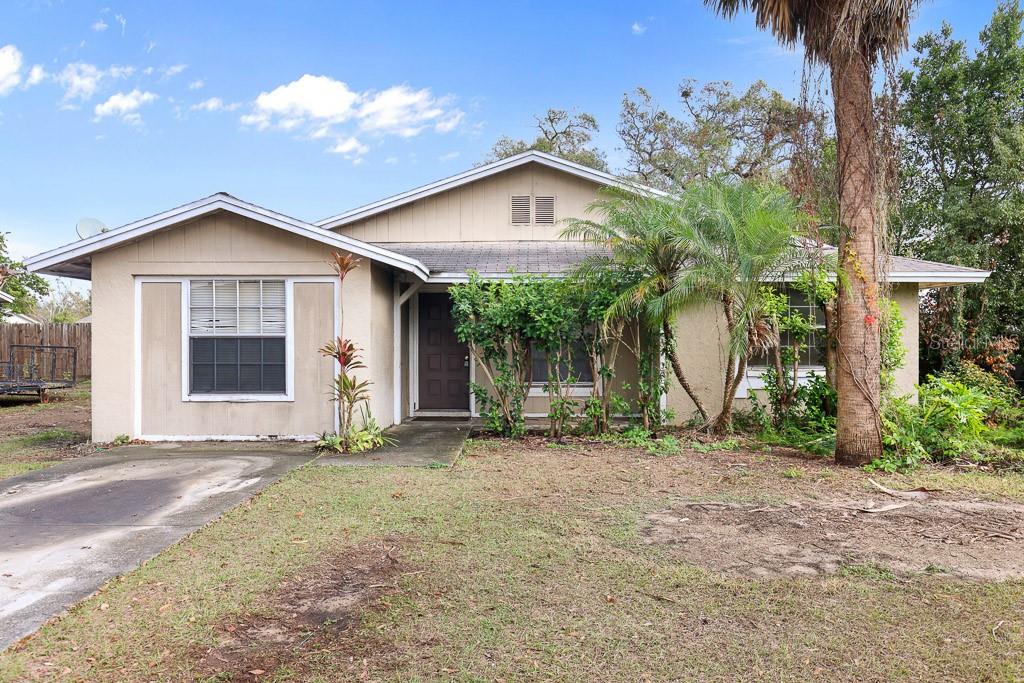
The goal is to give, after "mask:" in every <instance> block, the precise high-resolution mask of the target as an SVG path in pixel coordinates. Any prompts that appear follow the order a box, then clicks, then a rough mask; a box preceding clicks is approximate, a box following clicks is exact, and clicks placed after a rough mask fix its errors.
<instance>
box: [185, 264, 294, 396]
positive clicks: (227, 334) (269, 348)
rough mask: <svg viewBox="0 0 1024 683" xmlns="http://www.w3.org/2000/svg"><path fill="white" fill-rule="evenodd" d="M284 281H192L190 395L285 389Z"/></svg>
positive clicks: (280, 392)
mask: <svg viewBox="0 0 1024 683" xmlns="http://www.w3.org/2000/svg"><path fill="white" fill-rule="evenodd" d="M286 308H287V302H286V295H285V282H284V280H192V281H191V282H190V283H189V337H190V339H189V367H190V386H189V391H190V393H192V394H224V393H228V394H233V393H242V394H250V393H251V394H261V393H262V394H283V393H285V392H286V390H287V389H286V386H285V335H286V332H287V315H286Z"/></svg>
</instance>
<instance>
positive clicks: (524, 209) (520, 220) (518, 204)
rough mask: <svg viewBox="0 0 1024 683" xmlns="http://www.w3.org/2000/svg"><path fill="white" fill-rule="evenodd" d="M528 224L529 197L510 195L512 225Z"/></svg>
mask: <svg viewBox="0 0 1024 683" xmlns="http://www.w3.org/2000/svg"><path fill="white" fill-rule="evenodd" d="M529 224H530V195H512V225H529Z"/></svg>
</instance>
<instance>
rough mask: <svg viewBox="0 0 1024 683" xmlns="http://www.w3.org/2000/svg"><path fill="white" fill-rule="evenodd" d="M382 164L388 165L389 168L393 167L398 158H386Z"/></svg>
mask: <svg viewBox="0 0 1024 683" xmlns="http://www.w3.org/2000/svg"><path fill="white" fill-rule="evenodd" d="M384 163H385V164H388V165H389V166H394V165H395V164H397V163H398V157H388V158H387V159H385V160H384Z"/></svg>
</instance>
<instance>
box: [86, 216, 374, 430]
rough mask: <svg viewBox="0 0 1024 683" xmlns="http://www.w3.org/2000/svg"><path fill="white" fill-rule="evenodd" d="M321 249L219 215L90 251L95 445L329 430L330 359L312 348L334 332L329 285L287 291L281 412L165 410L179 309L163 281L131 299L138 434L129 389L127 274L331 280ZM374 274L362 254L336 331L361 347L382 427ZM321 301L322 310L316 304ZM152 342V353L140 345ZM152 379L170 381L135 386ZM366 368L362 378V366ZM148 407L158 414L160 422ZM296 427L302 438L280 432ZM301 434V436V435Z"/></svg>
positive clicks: (250, 407)
mask: <svg viewBox="0 0 1024 683" xmlns="http://www.w3.org/2000/svg"><path fill="white" fill-rule="evenodd" d="M330 252H331V249H330V247H327V246H326V245H321V244H319V243H316V242H313V241H311V240H308V239H304V238H301V237H298V236H295V235H292V234H290V233H287V232H284V231H282V230H280V229H277V228H273V227H269V226H266V225H263V224H261V223H259V222H257V221H253V220H250V219H246V218H242V217H239V216H237V215H235V214H231V213H227V212H220V213H217V214H213V215H210V216H207V217H204V218H200V219H197V220H194V221H191V222H189V223H186V224H182V225H179V226H175V227H173V228H168V229H166V230H164V231H162V232H160V233H155V234H152V235H149V236H147V237H145V238H142V239H140V240H138V241H136V242H132V243H129V244H125V245H122V246H120V247H117V248H115V249H111V250H109V251H106V252H102V253H99V254H96V255H95V256H94V257H93V264H92V297H93V321H94V325H93V349H92V352H93V364H94V369H93V401H92V411H93V439H94V440H96V441H109V440H111V439H113V438H114V437H115V436H117V435H119V434H129V435H132V436H140V435H143V434H145V433H147V432H148V433H150V434H159V435H174V434H182V435H199V434H209V433H212V434H239V435H254V434H255V435H261V434H312V433H314V432H315V431H319V430H322V429H330V428H332V427H333V422H330V423H327V422H324V419H325V415H326V413H325V412H324V411H325V404H327V399H326V394H327V391H328V390H329V373H328V376H327V378H326V381H325V378H324V376H323V374H322V368H323V367H329V363H328V364H327V365H325V366H321V363H326V361H322V360H320V359H319V357H318V356H316V357H315V358H314V357H313V356H312V355H311V354H310V350H312V351H313V354H315V351H316V349H317V348H319V346H320V345H322V344H323V343H325V342H326V341H327V340H329V339H330V338H331V337H332V336H333V326H334V321H333V311H332V310H331V308H332V306H333V303H332V302H333V294H332V296H331V298H329V299H327V300H326V301H325V300H324V296H325V295H324V293H323V291H324V289H330V288H331V287H332V286H333V285H327V284H324V285H321V284H320V283H316V284H315V285H309V286H307V285H306V284H304V283H301V282H297V283H295V285H294V286H295V288H296V289H295V299H296V301H295V304H294V305H295V320H296V327H295V330H296V341H295V363H296V365H295V390H296V391H295V399H296V400H295V402H294V403H293V404H291V405H287V406H286V405H284V404H281V403H262V404H261V403H230V404H224V405H222V406H220V407H217V406H215V405H214V404H213V403H196V404H190V405H189V406H188V407H187V408H183V407H182V406H175V405H174V402H175V400H176V401H177V402H178V403H181V400H180V398H181V390H180V362H181V361H180V343H181V342H180V315H179V317H178V318H177V321H178V322H177V324H175V319H174V315H175V312H176V311H177V312H179V313H180V305H181V303H180V298H179V299H177V300H175V301H172V300H173V299H174V297H173V294H172V292H171V290H172V289H173V288H174V287H177V285H173V286H170V285H163V286H161V287H158V288H155V289H153V290H152V292H150V290H149V289H148V285H144V287H145V288H146V289H144V290H143V291H144V292H145V294H144V297H145V298H144V299H143V300H142V301H141V304H142V306H141V310H142V332H143V346H142V360H143V381H142V383H141V388H142V394H141V398H142V407H143V410H142V413H141V419H142V423H143V431H142V432H140V433H136V430H135V428H134V425H135V414H134V411H135V406H134V396H135V383H136V381H138V378H136V377H135V376H134V374H135V373H134V353H135V278H136V276H170V277H175V276H180V277H191V276H197V277H202V276H226V277H231V276H280V277H287V276H293V277H298V276H332V275H333V271H332V270H331V268H330V266H329V264H328V258H329V256H330ZM373 270H374V268H373V267H371V265H370V263H369V261H367V260H365V259H364V260H363V261H362V263H361V265H360V267H359V268H357V269H356V270H355V271H353V272H352V273H351V274H350V275H349V276H348V278H347V279H346V281H345V286H344V290H343V293H342V297H341V307H342V309H343V311H344V334H345V336H346V337H349V338H351V339H352V340H353V341H355V342H356V343H357V344H358V345H359V346H361V347H362V348H363V349H364V353H365V360H366V365H367V368H374V373H375V375H374V376H373V377H370V379H372V380H373V381H374V383H375V384H374V387H373V396H374V399H373V400H374V403H373V404H372V407H373V412H374V415H375V416H376V417H377V419H378V421H380V422H381V424H384V425H389V424H391V422H392V421H393V420H392V418H393V411H392V408H391V403H390V400H391V392H392V381H391V375H390V368H391V354H392V350H391V349H392V347H391V341H390V337H389V338H388V341H387V343H386V344H383V343H382V342H380V341H378V340H375V339H374V338H373V330H374V323H375V322H376V323H378V324H380V325H382V326H383V327H382V330H381V331H379V332H378V333H377V334H378V337H381V336H384V335H386V334H389V330H390V325H391V308H390V302H391V300H392V297H391V289H390V284H388V283H389V282H390V280H389V278H390V275H389V274H388V273H387V272H385V271H382V272H381V273H378V274H376V275H375V274H374V273H373ZM332 291H333V290H332ZM150 294H151V295H152V299H151V300H149V297H150ZM385 298H386V303H384V299H385ZM324 306H326V307H327V308H326V309H323V307H324ZM311 307H316V308H317V311H316V312H315V313H314V311H313V309H312V308H311ZM321 309H323V310H321ZM374 316H376V320H375V319H374ZM382 317H383V319H382ZM327 321H329V325H328V322H327ZM172 337H173V338H175V339H176V341H175V340H172V339H171V338H172ZM158 340H159V343H157V342H158ZM150 342H151V343H153V348H150V347H149V346H148V343H150ZM382 347H383V348H382ZM176 350H177V355H176V353H175V352H176ZM307 356H309V357H307ZM158 366H160V369H158ZM175 367H177V380H175V381H174V382H173V383H172V381H171V379H170V377H171V376H173V375H174V374H175ZM158 372H159V373H164V376H165V377H167V378H168V379H167V382H166V383H165V384H158V383H157V382H156V381H154V382H152V383H150V382H149V381H147V380H146V379H145V378H146V377H147V376H148V375H149V374H152V373H158ZM366 373H367V376H369V373H370V371H369V370H367V371H366ZM153 376H154V377H157V376H160V375H156V374H154V375H153ZM178 408H181V410H178ZM193 409H194V410H195V411H196V412H193ZM153 411H162V412H163V414H165V415H166V419H163V418H160V417H158V416H156V415H155V414H154V413H153ZM282 411H283V412H282ZM199 413H202V415H200V414H199ZM300 413H301V415H300ZM209 415H213V416H217V417H218V419H217V421H216V422H215V423H211V422H210V421H209V420H210V419H212V418H210V417H208V416H209ZM211 424H215V425H216V430H215V431H213V432H206V431H205V430H207V429H210V426H209V425H211ZM314 427H315V429H314ZM286 428H287V429H286ZM299 428H302V430H303V431H297V432H296V431H289V430H291V429H299ZM307 429H308V430H309V431H305V430H307ZM149 430H154V431H152V432H149ZM170 430H173V431H170Z"/></svg>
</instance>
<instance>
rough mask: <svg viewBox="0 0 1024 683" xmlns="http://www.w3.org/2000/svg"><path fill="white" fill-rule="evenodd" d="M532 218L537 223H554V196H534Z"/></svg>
mask: <svg viewBox="0 0 1024 683" xmlns="http://www.w3.org/2000/svg"><path fill="white" fill-rule="evenodd" d="M533 204H534V212H533V216H534V220H535V221H536V222H537V224H538V225H554V223H555V198H554V197H534V200H533Z"/></svg>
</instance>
